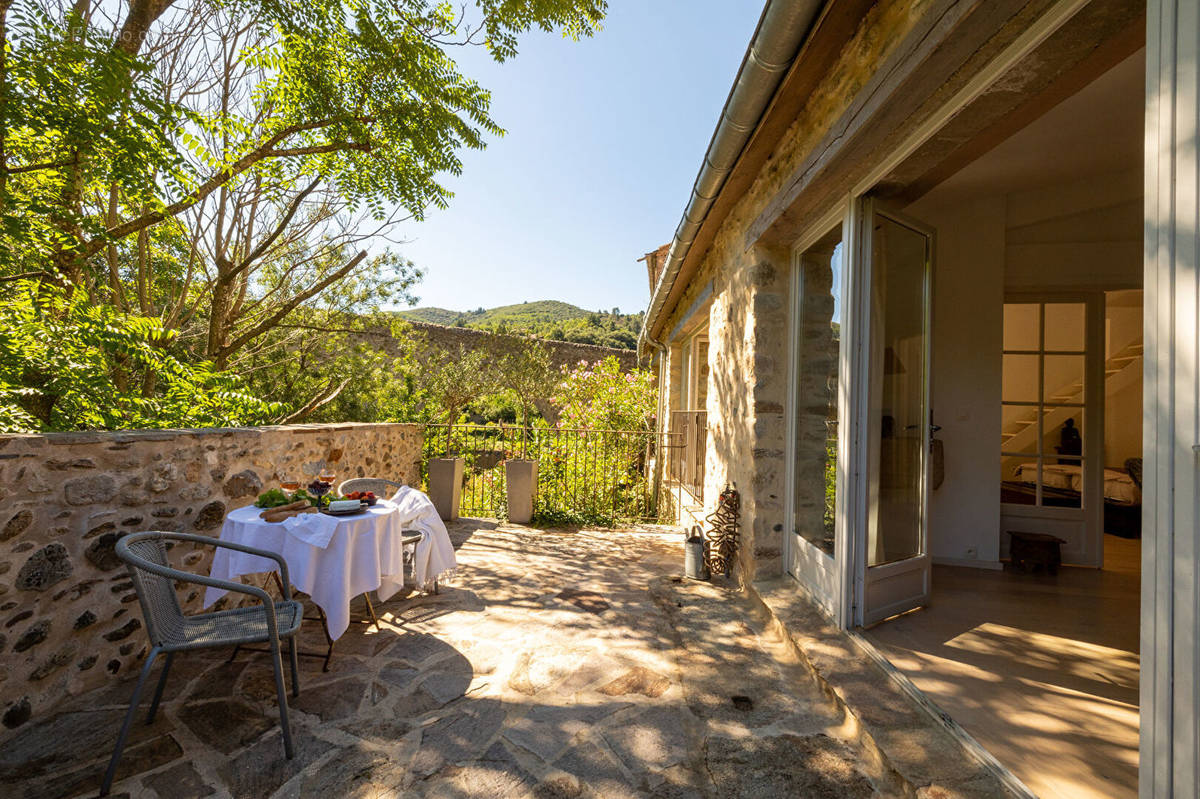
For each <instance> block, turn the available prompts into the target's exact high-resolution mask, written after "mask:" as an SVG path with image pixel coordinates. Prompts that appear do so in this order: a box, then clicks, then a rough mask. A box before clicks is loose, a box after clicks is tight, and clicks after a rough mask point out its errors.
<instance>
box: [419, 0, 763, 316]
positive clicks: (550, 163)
mask: <svg viewBox="0 0 1200 799" xmlns="http://www.w3.org/2000/svg"><path fill="white" fill-rule="evenodd" d="M762 5H763V3H762V0H610V8H609V15H608V18H607V20H606V22H605V25H604V30H602V31H600V32H599V33H598V34H597V35H596V36H595V37H594V38H592V39H585V40H582V41H579V42H572V41H570V40H564V39H561V38H560V37H558V36H556V35H548V34H531V35H529V36H526V37H525V38H524V40H523V41H522V46H521V52H520V54H519V55H518V56H517V58H515V59H513V60H510V61H509V62H508V63H506V64H501V65H496V64H494V63H493V62H491V61H490V59H489V58H488V57H487V55H486V53H484V52H475V51H468V52H462V53H460V54H457V55H458V60H459V63H460V65H461V66H462V68H463V70H464V71H465V72H466V74H468V75H470V76H471V77H474V78H475V79H476V80H478V81H479V82H480V83H481V84H482V85H483V86H485V87H487V88H489V89H490V90H491V91H492V113H493V117H494V118H495V119H496V120H497V121H498V122H499V124H500V125H501V127H503V128H505V129H506V130H507V135H506V136H504V137H503V138H500V139H493V140H491V141H490V143H489V146H488V147H487V149H485V150H482V151H468V152H466V153H464V169H463V174H462V176H461V177H458V178H453V177H451V178H450V179H449V180H448V181H447V185H448V186H449V187H450V189H451V190H452V191H454V193H455V196H454V197H453V198H452V199H451V201H450V208H449V209H448V210H445V211H437V210H433V211H431V212H430V213H429V214H428V215H427V217H426V219H425V220H424V221H423V222H420V223H409V224H406V225H404V226H403V227H402V228H401V230H400V233H401V235H402V236H403V237H404V239H406V242H407V243H402V244H400V245H399V246H398V247H397V249H398V250H399V251H400V252H401V253H402V254H403V255H405V256H406V257H408V258H410V259H412V260H413V261H414V262H416V264H417V265H418V266H419V267H421V268H422V269H424V270H425V272H426V275H425V279H424V280H423V281H422V282H421V284H420V285H419V286H417V288H416V290H415V293H416V294H417V296H419V298H420V301H419V303H418V304H419V305H421V306H429V305H434V306H439V307H442V308H450V309H452V310H460V311H461V310H469V309H473V308H478V307H485V308H491V307H495V306H497V305H507V304H511V303H519V302H523V301H526V300H543V299H547V300H549V299H552V300H564V301H566V302H570V303H574V304H576V305H579V306H581V307H584V308H587V309H589V310H599V309H605V310H608V309H611V308H614V307H618V308H620V309H621V311H623V312H625V313H630V312H633V311H638V310H643V309H644V308H645V306H646V303H647V302H648V299H649V288H648V284H647V279H646V270H645V265H644V264H641V263H638V262H637V259H638V258H640V257H641V256H642V255H643V254H644V253H646V252H648V251H650V250H653V249H655V248H656V247H658V246H660V245H662V244H666V243H667V242H669V241H670V240H671V237H672V235H673V234H674V232H675V227H676V225H677V224H678V223H679V219H680V217H681V215H682V213H683V209H684V206H685V204H686V203H687V199H688V196H689V192H690V190H691V187H692V182H693V181H694V180H695V178H696V173H697V171H698V170H699V167H700V162H701V159H702V158H703V156H704V151H705V148H706V147H707V146H708V141H709V138H710V137H711V136H712V132H713V129H714V127H715V125H716V122H717V117H718V115H719V114H720V112H721V107H722V105H723V104H724V102H725V97H726V95H727V94H728V92H729V88H730V86H731V85H732V84H733V78H734V75H735V73H736V71H737V68H738V65H739V64H740V63H741V59H742V56H743V54H744V53H745V50H746V46H747V44H748V43H749V41H750V36H751V34H753V32H754V26H755V25H756V24H757V22H758V16H759V14H760V12H761V11H762Z"/></svg>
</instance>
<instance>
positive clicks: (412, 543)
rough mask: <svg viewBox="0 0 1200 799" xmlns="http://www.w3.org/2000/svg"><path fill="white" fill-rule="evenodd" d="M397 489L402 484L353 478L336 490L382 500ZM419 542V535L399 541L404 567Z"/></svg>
mask: <svg viewBox="0 0 1200 799" xmlns="http://www.w3.org/2000/svg"><path fill="white" fill-rule="evenodd" d="M397 488H404V483H396V482H393V481H391V480H384V479H383V478H382V477H355V478H352V479H350V480H346V481H345V482H344V483H342V484H341V485H339V486H338V488H337V490H338V493H339V494H341V495H342V496H346V494H348V493H350V492H351V491H373V492H374V493H375V496H377V497H379V498H380V499H383V498H384V497H388V496H391V495H392V494H395V493H396V489H397ZM420 540H421V534H420V533H412V534H409V535H405V536H404V538H403V539H402V540H401V545H402V546H403V547H404V562H405V564H406V565H409V566H412V565H413V563H414V560H415V558H416V547H417V543H418V542H419V541H420ZM417 588H419V589H421V588H424V586H417ZM433 593H435V594H438V593H441V589H440V588H439V587H438V581H437V580H436V579H435V580H434V581H433ZM370 602H371V600H370V598H368V599H367V604H368V607H369V606H370ZM374 612H375V611H374V610H372V611H371V613H372V614H373V613H374Z"/></svg>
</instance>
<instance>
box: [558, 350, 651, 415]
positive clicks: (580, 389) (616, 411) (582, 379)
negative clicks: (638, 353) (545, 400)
mask: <svg viewBox="0 0 1200 799" xmlns="http://www.w3.org/2000/svg"><path fill="white" fill-rule="evenodd" d="M656 396H657V395H656V393H655V389H654V375H653V374H651V373H650V372H647V371H644V370H641V369H637V370H635V371H632V372H622V371H621V366H620V364H619V363H618V362H617V359H616V358H615V357H613V356H609V357H608V358H605V359H604V360H602V361H597V362H595V363H588V362H587V361H580V362H579V364H578V365H577V366H576V367H575V368H574V369H568V368H567V367H565V366H564V367H563V376H562V382H560V383H559V385H558V390H557V392H556V393H555V395H554V398H553V401H554V404H555V405H556V406H557V407H559V408H561V409H562V411H561V416H560V420H559V426H560V427H568V428H581V429H590V430H650V429H652V428H651V419H652V418H653V417H654V406H655V398H656Z"/></svg>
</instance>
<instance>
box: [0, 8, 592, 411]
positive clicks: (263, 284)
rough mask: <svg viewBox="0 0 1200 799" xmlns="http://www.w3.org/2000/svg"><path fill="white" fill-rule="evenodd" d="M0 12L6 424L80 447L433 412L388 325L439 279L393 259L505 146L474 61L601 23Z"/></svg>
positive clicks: (532, 17) (350, 14) (499, 14)
mask: <svg viewBox="0 0 1200 799" xmlns="http://www.w3.org/2000/svg"><path fill="white" fill-rule="evenodd" d="M3 9H4V11H3V13H0V53H2V54H3V57H2V58H0V286H4V288H5V290H6V291H9V290H11V289H12V288H13V287H14V286H19V287H20V290H19V291H18V292H17V294H16V295H14V297H13V298H7V297H6V298H5V300H4V302H3V304H2V308H0V311H2V313H3V314H4V321H5V323H6V324H7V325H8V329H7V330H6V331H5V333H4V339H3V348H4V349H3V350H2V351H0V356H2V357H3V359H4V361H3V370H4V371H3V380H4V382H3V385H2V386H0V392H3V393H2V395H0V426H3V427H4V428H5V429H74V428H77V427H104V428H111V427H153V426H176V425H210V424H250V423H260V422H268V421H300V420H305V419H307V420H313V421H321V420H331V421H332V420H348V419H362V420H368V419H379V418H420V417H421V416H422V414H425V413H426V409H427V408H429V407H430V401H429V399H428V397H427V392H425V390H424V388H423V383H422V381H421V380H419V379H418V377H419V367H418V365H417V364H416V363H415V362H413V361H412V359H411V357H410V354H409V352H408V351H405V350H404V349H403V348H401V349H400V351H396V350H391V351H382V350H380V349H379V348H378V347H376V346H374V345H373V344H372V339H371V338H370V336H371V332H372V331H371V330H370V329H369V328H370V327H371V326H373V325H374V326H379V325H382V326H383V327H384V328H390V327H392V322H393V321H394V320H393V319H390V318H388V319H383V318H381V317H380V315H379V314H378V313H377V311H378V309H379V308H380V307H382V306H385V305H390V304H394V303H396V302H399V301H404V300H407V299H409V298H408V294H407V292H408V290H409V288H410V287H411V286H412V285H413V284H414V282H415V281H416V280H418V279H419V278H420V272H419V271H418V270H416V268H415V267H414V266H413V265H412V264H410V263H408V262H407V261H405V260H404V259H402V258H399V257H397V256H395V255H394V254H392V253H390V252H388V251H386V249H384V248H381V247H380V246H379V242H380V241H387V240H388V238H387V236H388V233H389V231H390V229H391V227H392V226H393V225H394V224H395V223H396V221H397V220H398V219H399V218H401V217H404V216H407V217H408V218H415V219H420V218H422V217H423V215H424V214H425V212H426V210H427V209H428V208H429V207H430V206H433V207H444V206H445V205H446V203H447V202H448V201H449V199H450V196H451V194H450V192H449V191H448V190H447V189H446V187H445V186H444V185H443V181H444V178H445V176H446V175H447V174H451V175H457V174H459V173H460V172H461V170H462V161H461V158H460V154H461V152H462V150H463V149H464V148H467V149H479V148H482V147H483V146H484V143H485V139H486V138H487V137H488V136H489V135H501V134H502V133H503V130H502V128H501V126H500V124H499V122H498V121H497V120H495V119H494V118H493V117H492V115H491V110H490V95H489V93H488V92H487V90H486V89H485V88H484V87H482V86H480V85H479V84H478V83H477V82H475V81H474V80H472V79H471V78H470V77H468V76H466V75H464V74H463V73H462V72H461V70H460V69H459V67H458V64H457V63H456V62H455V60H454V53H456V52H457V51H458V48H459V47H460V46H471V45H478V46H481V47H484V48H486V49H487V50H488V51H489V52H490V54H491V55H492V57H493V58H495V59H496V60H497V61H503V60H506V59H507V58H510V57H512V56H513V55H515V54H516V49H517V48H516V46H517V39H518V36H519V35H520V34H521V33H523V32H526V31H530V30H543V31H555V30H557V31H561V32H562V33H563V34H564V35H566V36H569V37H579V36H588V35H591V34H592V33H593V32H594V31H595V30H596V29H597V27H598V25H599V23H600V21H601V19H602V17H603V15H604V12H605V10H606V3H605V0H474V2H473V3H469V4H467V5H466V6H465V7H462V8H460V7H458V6H452V5H451V4H449V3H444V2H441V0H315V2H304V3H286V2H279V0H233V2H228V3H212V2H209V0H178V2H143V0H137V1H136V2H130V3H115V4H104V3H99V2H91V3H89V2H82V3H72V4H47V3H44V2H41V0H14V2H12V3H8V2H5V3H3ZM381 250H382V252H381ZM26 278H28V279H31V280H33V281H35V282H34V283H31V284H21V283H17V282H15V281H19V280H22V279H26ZM234 374H236V375H238V377H237V378H234V377H233V375H234ZM254 396H258V397H262V398H265V399H264V400H258V399H254V398H253V397H254Z"/></svg>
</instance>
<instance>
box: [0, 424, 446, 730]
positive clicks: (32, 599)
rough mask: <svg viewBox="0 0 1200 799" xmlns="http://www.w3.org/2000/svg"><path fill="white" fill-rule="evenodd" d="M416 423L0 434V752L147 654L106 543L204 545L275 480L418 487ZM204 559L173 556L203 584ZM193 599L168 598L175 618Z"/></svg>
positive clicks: (204, 553)
mask: <svg viewBox="0 0 1200 799" xmlns="http://www.w3.org/2000/svg"><path fill="white" fill-rule="evenodd" d="M421 444H422V430H421V427H420V426H419V425H414V424H341V425H292V426H285V427H260V428H230V429H209V430H140V431H127V432H84V433H51V434H48V435H7V436H0V653H3V656H2V657H0V721H2V723H3V728H0V742H2V741H3V738H4V737H5V736H6V734H7V733H8V731H9V730H12V729H19V728H20V726H21V725H22V724H24V723H25V722H26V721H28V720H29V718H31V717H32V716H34V715H38V714H40V713H44V712H45V711H46V710H48V709H49V708H51V707H53V706H54V705H55V704H56V703H57V702H59V701H61V700H62V699H64V698H66V697H68V696H71V695H75V694H78V693H81V692H83V691H86V690H89V689H91V688H95V687H97V686H99V685H101V684H103V683H104V682H105V681H107V680H112V679H120V678H123V677H125V676H126V675H127V674H129V675H132V674H135V673H136V672H137V668H138V664H139V662H140V661H141V659H142V658H143V657H144V656H145V654H146V652H147V650H148V645H147V643H146V637H145V632H144V631H143V630H142V614H141V609H140V608H139V606H138V603H137V596H136V594H135V593H134V591H133V586H132V583H131V582H130V581H129V579H128V576H127V573H126V571H125V568H124V565H123V564H122V563H121V562H120V561H119V560H118V559H117V557H116V554H115V552H114V547H115V545H116V542H117V540H118V538H120V537H121V536H122V535H124V534H126V533H130V532H136V531H141V530H168V531H175V532H188V533H203V534H207V535H213V536H216V535H217V534H218V533H219V531H220V528H221V522H222V520H223V519H224V517H225V514H226V513H227V512H228V511H229V510H232V509H234V508H237V507H240V506H242V505H246V504H249V503H251V502H253V501H254V498H255V496H256V495H257V494H258V493H260V492H261V491H263V490H265V489H267V488H272V487H277V486H278V483H279V481H280V480H281V479H286V478H288V477H294V478H297V479H302V478H308V477H312V476H315V475H317V474H318V473H319V472H320V471H321V470H323V469H330V470H332V471H333V472H335V473H336V474H337V475H338V479H339V480H342V479H348V478H350V477H361V476H386V477H389V478H391V479H394V480H398V481H402V482H405V483H408V484H410V485H415V484H416V483H417V481H418V480H419V479H420V458H421ZM211 558H212V549H211V548H208V547H200V546H190V545H189V546H184V547H176V548H175V550H174V552H173V562H174V565H176V566H178V567H181V568H185V569H187V570H189V571H193V572H198V573H203V574H207V573H208V567H209V564H210V562H211ZM201 595H202V592H201V590H200V589H199V588H197V587H192V588H190V589H189V590H187V591H186V593H182V592H181V594H180V601H181V602H182V603H183V605H184V610H185V612H196V611H199V610H200V609H201V607H200V602H201Z"/></svg>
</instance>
